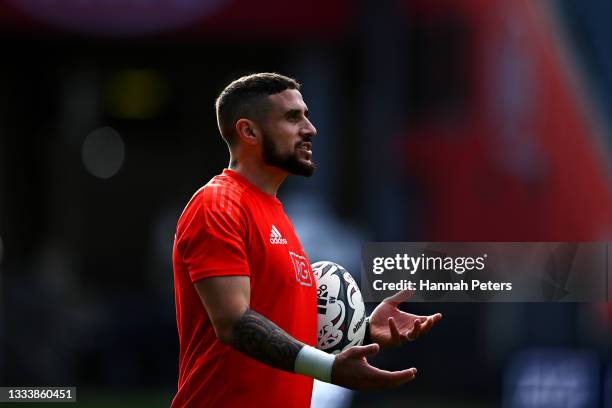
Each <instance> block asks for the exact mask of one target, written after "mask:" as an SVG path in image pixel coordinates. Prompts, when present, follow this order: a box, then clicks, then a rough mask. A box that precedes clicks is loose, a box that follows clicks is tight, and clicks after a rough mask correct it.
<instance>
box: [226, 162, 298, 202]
mask: <svg viewBox="0 0 612 408" xmlns="http://www.w3.org/2000/svg"><path fill="white" fill-rule="evenodd" d="M229 168H230V169H231V170H233V171H235V172H236V173H238V174H240V175H241V176H242V177H244V178H245V179H247V180H249V182H251V183H252V184H254V185H255V186H256V187H257V188H259V189H260V190H261V191H263V192H265V193H268V194H270V195H272V196H276V193H277V192H278V188H279V187H280V185H281V184H282V183H283V181H285V178H287V175H288V173H287V172H286V171H284V170H281V169H279V168H277V167H273V166H268V165H265V164H262V163H259V162H255V161H253V160H248V159H242V160H241V159H236V158H234V157H231V158H230V165H229Z"/></svg>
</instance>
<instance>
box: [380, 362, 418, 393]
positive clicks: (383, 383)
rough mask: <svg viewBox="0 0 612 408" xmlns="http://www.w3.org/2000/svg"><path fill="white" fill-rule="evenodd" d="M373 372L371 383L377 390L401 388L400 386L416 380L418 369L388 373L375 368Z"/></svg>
mask: <svg viewBox="0 0 612 408" xmlns="http://www.w3.org/2000/svg"><path fill="white" fill-rule="evenodd" d="M370 367H371V366H370ZM372 370H373V371H372V374H371V375H372V378H371V379H370V383H371V385H372V386H373V387H374V388H377V389H385V388H395V387H399V386H400V385H403V384H406V383H408V382H410V381H412V380H414V378H415V377H416V374H417V369H416V368H415V367H412V368H409V369H407V370H401V371H386V370H380V369H378V368H375V367H372Z"/></svg>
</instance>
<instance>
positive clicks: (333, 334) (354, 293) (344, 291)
mask: <svg viewBox="0 0 612 408" xmlns="http://www.w3.org/2000/svg"><path fill="white" fill-rule="evenodd" d="M311 267H312V272H313V274H314V277H315V280H316V282H317V314H318V316H317V317H318V332H317V348H318V349H319V350H323V351H326V352H328V353H332V354H338V353H340V352H341V351H344V350H346V349H347V348H349V347H352V346H359V345H361V344H362V343H363V339H364V337H365V329H366V324H365V318H366V315H365V304H364V303H363V298H362V297H361V291H360V290H359V286H357V282H355V279H353V277H352V276H351V274H350V273H348V272H347V270H346V269H344V268H343V267H342V266H340V265H338V264H336V263H334V262H329V261H321V262H315V263H313V264H312V265H311Z"/></svg>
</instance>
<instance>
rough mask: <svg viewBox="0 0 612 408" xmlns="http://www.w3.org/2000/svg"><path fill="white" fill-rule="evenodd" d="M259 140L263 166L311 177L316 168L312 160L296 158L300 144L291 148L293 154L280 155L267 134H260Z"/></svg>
mask: <svg viewBox="0 0 612 408" xmlns="http://www.w3.org/2000/svg"><path fill="white" fill-rule="evenodd" d="M261 140H262V153H263V161H264V163H265V164H267V165H268V166H274V167H278V168H279V169H283V170H285V171H288V172H289V173H291V174H295V175H297V176H304V177H310V176H312V175H313V173H314V171H315V168H316V166H315V164H314V163H313V162H312V160H310V161H309V162H308V161H305V160H300V157H299V156H298V155H299V150H298V147H299V146H300V144H301V142H298V143H296V145H295V146H294V148H293V153H285V154H282V153H280V152H279V151H278V150H277V148H276V144H275V143H274V141H273V140H272V138H271V137H270V136H269V135H268V134H266V133H262V136H261Z"/></svg>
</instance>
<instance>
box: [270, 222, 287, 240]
mask: <svg viewBox="0 0 612 408" xmlns="http://www.w3.org/2000/svg"><path fill="white" fill-rule="evenodd" d="M270 243H271V244H272V245H287V240H286V239H285V238H283V236H282V235H281V233H280V232H279V230H278V229H277V228H276V227H275V226H274V225H272V230H271V231H270Z"/></svg>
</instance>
